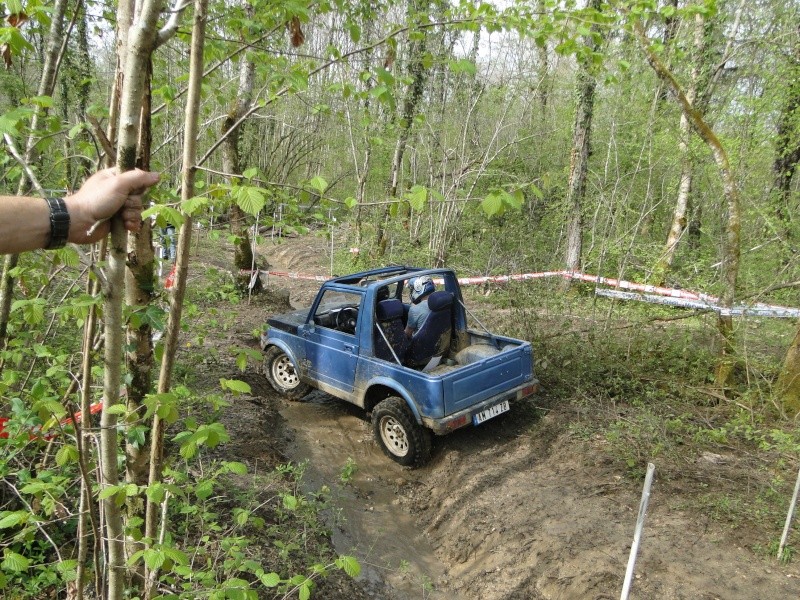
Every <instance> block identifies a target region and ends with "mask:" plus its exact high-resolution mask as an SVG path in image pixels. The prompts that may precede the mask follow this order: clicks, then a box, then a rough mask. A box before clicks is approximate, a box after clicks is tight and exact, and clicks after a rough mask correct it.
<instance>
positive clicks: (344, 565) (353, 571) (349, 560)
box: [336, 554, 361, 577]
mask: <svg viewBox="0 0 800 600" xmlns="http://www.w3.org/2000/svg"><path fill="white" fill-rule="evenodd" d="M336 566H337V567H338V568H340V569H341V570H342V571H344V572H345V573H347V575H348V576H349V577H358V576H359V574H360V573H361V564H360V563H359V562H358V559H356V558H355V557H353V556H347V555H344V554H343V555H342V556H340V557H339V558H337V559H336Z"/></svg>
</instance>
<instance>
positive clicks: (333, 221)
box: [328, 210, 336, 277]
mask: <svg viewBox="0 0 800 600" xmlns="http://www.w3.org/2000/svg"><path fill="white" fill-rule="evenodd" d="M328 218H329V219H331V277H333V224H334V223H336V217H331V211H330V210H329V211H328Z"/></svg>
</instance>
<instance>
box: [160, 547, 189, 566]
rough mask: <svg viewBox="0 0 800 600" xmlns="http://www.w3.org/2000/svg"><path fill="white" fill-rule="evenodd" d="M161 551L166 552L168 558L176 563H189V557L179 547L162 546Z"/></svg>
mask: <svg viewBox="0 0 800 600" xmlns="http://www.w3.org/2000/svg"><path fill="white" fill-rule="evenodd" d="M161 551H162V552H163V553H164V556H166V557H167V558H168V559H170V560H171V561H172V562H174V563H175V564H176V565H188V564H189V557H188V556H187V555H186V553H185V552H183V551H181V550H178V549H177V548H170V547H168V546H165V547H163V548H161Z"/></svg>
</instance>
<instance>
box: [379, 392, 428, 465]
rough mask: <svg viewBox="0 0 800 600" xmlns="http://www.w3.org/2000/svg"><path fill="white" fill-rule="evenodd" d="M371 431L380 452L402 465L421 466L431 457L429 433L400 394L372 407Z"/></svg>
mask: <svg viewBox="0 0 800 600" xmlns="http://www.w3.org/2000/svg"><path fill="white" fill-rule="evenodd" d="M372 431H373V433H374V434H375V439H376V440H377V442H378V445H379V446H380V447H381V450H383V453H384V454H385V455H386V456H388V457H389V458H391V459H392V460H393V461H395V462H397V463H399V464H401V465H403V466H406V467H411V466H420V465H423V464H425V463H426V462H428V460H429V459H430V457H431V433H430V431H428V430H427V429H425V428H424V427H422V426H421V425H420V424H418V423H417V421H416V419H414V415H413V414H412V413H411V410H409V408H408V406H407V405H406V402H405V400H403V399H402V398H398V397H397V396H392V397H390V398H387V399H386V400H383V401H382V402H380V403H379V404H378V405H377V406H376V407H375V408H374V409H373V411H372Z"/></svg>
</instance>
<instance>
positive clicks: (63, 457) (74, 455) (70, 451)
mask: <svg viewBox="0 0 800 600" xmlns="http://www.w3.org/2000/svg"><path fill="white" fill-rule="evenodd" d="M76 462H78V449H77V448H76V447H75V446H73V445H72V444H64V445H63V446H61V448H59V449H58V452H56V464H57V465H58V466H59V467H63V466H64V465H66V464H68V463H76Z"/></svg>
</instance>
